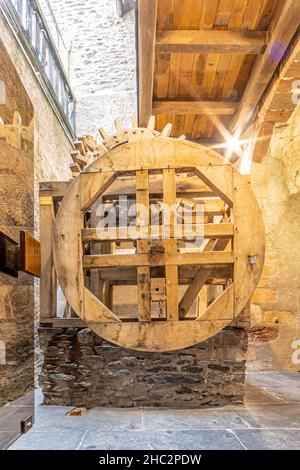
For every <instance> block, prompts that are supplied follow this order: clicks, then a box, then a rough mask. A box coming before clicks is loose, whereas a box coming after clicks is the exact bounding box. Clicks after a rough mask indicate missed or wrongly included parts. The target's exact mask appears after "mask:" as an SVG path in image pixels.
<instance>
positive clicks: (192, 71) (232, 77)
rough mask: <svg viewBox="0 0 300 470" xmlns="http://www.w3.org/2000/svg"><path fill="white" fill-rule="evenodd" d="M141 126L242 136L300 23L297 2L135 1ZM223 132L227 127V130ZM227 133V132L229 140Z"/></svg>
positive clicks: (213, 139) (206, 139) (210, 137)
mask: <svg viewBox="0 0 300 470" xmlns="http://www.w3.org/2000/svg"><path fill="white" fill-rule="evenodd" d="M138 18H139V25H138V34H139V124H140V125H142V126H144V125H146V123H147V121H148V119H149V117H150V115H152V114H155V115H156V117H157V125H156V127H157V129H158V130H162V129H163V127H164V126H165V125H166V124H167V123H168V122H170V123H172V125H173V130H172V135H173V136H174V137H178V136H180V135H182V134H184V135H185V136H186V137H187V138H189V139H192V140H196V141H199V142H200V143H204V144H210V143H218V142H224V132H225V135H226V132H227V131H229V133H230V134H232V133H233V132H235V133H236V135H238V137H240V136H241V135H243V133H244V132H245V131H246V130H247V128H248V127H249V126H250V124H251V123H253V121H254V119H255V118H256V115H257V110H258V108H259V105H260V102H261V100H262V99H263V97H264V93H265V91H266V89H267V86H268V84H269V83H270V82H271V80H272V78H273V76H274V73H275V72H276V71H277V70H278V67H279V65H280V62H281V61H282V59H283V58H284V56H285V54H286V53H287V50H288V46H289V44H290V43H291V41H292V39H293V38H294V36H295V34H296V33H297V30H298V28H299V25H300V5H299V0H140V1H139V13H138ZM224 129H225V130H224ZM230 134H228V135H230Z"/></svg>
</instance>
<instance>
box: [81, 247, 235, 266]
mask: <svg viewBox="0 0 300 470" xmlns="http://www.w3.org/2000/svg"><path fill="white" fill-rule="evenodd" d="M232 263H233V254H232V252H231V251H226V252H223V251H219V252H192V253H155V254H151V255H148V254H133V255H85V256H83V267H84V268H85V269H93V268H95V269H96V268H112V267H123V266H124V267H125V266H136V267H138V266H153V267H155V266H164V265H166V266H172V265H174V266H182V265H188V264H201V265H211V264H213V265H224V264H232Z"/></svg>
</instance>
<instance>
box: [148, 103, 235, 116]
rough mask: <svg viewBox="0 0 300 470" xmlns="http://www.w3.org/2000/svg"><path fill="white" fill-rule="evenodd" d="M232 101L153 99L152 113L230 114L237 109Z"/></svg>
mask: <svg viewBox="0 0 300 470" xmlns="http://www.w3.org/2000/svg"><path fill="white" fill-rule="evenodd" d="M237 107H238V103H237V102H234V101H213V100H210V101H179V100H178V101H166V100H161V101H154V102H153V108H152V113H153V114H206V115H209V114H213V115H224V116H226V115H231V114H234V112H235V111H236V110H237Z"/></svg>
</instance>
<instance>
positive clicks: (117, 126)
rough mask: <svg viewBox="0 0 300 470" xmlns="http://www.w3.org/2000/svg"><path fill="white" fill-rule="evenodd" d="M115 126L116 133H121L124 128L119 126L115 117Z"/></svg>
mask: <svg viewBox="0 0 300 470" xmlns="http://www.w3.org/2000/svg"><path fill="white" fill-rule="evenodd" d="M115 128H116V131H117V133H120V134H123V132H124V129H123V127H122V126H121V123H120V121H119V119H115Z"/></svg>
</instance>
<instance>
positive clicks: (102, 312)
mask: <svg viewBox="0 0 300 470" xmlns="http://www.w3.org/2000/svg"><path fill="white" fill-rule="evenodd" d="M83 299H84V321H85V322H87V323H89V322H96V323H109V322H114V323H120V322H121V320H120V319H119V318H118V317H117V316H116V315H115V314H114V313H113V312H112V311H111V310H109V308H107V307H106V306H105V305H104V304H103V303H102V302H100V300H98V299H97V297H95V296H94V295H93V294H92V293H91V292H90V291H89V290H88V289H87V288H86V287H85V288H84V292H83Z"/></svg>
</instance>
